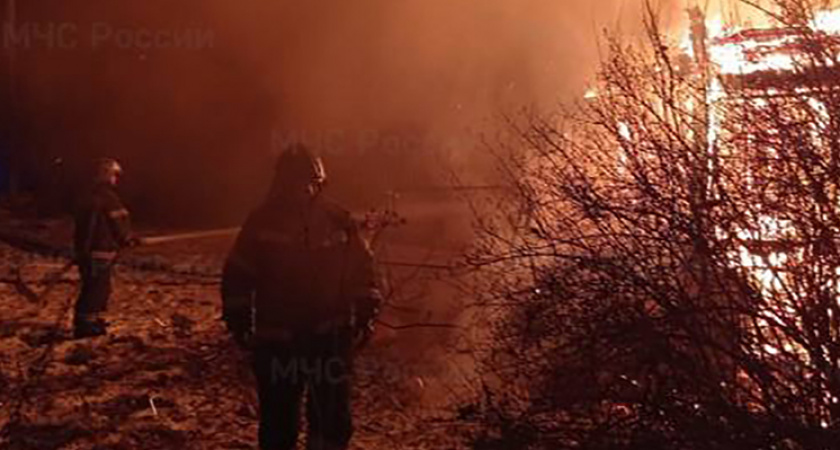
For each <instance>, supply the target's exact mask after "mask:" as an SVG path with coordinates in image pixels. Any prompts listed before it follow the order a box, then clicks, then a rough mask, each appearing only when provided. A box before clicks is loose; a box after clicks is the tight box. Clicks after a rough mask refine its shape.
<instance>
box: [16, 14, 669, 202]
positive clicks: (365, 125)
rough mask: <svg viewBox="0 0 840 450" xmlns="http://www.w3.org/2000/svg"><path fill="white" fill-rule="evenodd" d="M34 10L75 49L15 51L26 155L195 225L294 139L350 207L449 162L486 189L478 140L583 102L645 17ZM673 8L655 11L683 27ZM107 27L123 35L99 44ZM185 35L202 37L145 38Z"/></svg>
mask: <svg viewBox="0 0 840 450" xmlns="http://www.w3.org/2000/svg"><path fill="white" fill-rule="evenodd" d="M29 3H30V2H27V4H25V5H21V6H20V8H19V9H20V13H19V16H20V18H19V20H22V21H23V22H29V23H36V24H51V23H52V24H71V25H72V26H74V27H76V33H75V34H76V38H77V39H76V42H73V43H72V44H73V45H69V46H68V48H58V46H55V45H51V46H49V48H47V46H46V45H45V44H44V43H43V42H41V43H40V45H35V46H33V47H34V48H27V49H25V51H19V52H18V53H19V68H18V70H19V73H18V77H19V78H20V79H21V84H22V88H21V91H22V92H23V94H21V97H22V98H21V100H20V102H19V104H18V105H17V106H18V109H19V110H20V111H23V114H22V115H23V116H24V118H25V120H26V121H27V122H28V124H27V127H26V128H27V129H28V130H30V132H29V133H28V134H27V142H28V145H30V146H31V147H32V149H33V151H32V153H33V154H40V155H50V156H52V155H60V156H62V157H64V158H65V159H68V158H69V159H73V158H75V159H77V160H82V159H85V160H86V159H87V158H89V157H90V156H91V155H100V154H109V155H115V156H117V157H120V158H122V159H124V160H125V162H126V166H127V173H128V179H127V188H128V190H129V191H130V193H131V196H132V197H133V198H134V199H135V201H136V202H137V203H138V204H139V205H140V206H141V207H144V208H146V209H147V210H148V213H149V214H150V215H156V216H172V214H170V213H171V212H172V211H179V212H180V213H182V214H180V215H185V213H187V212H188V213H190V214H192V215H193V217H196V218H199V217H200V218H207V217H213V216H227V217H230V218H234V217H239V216H241V213H242V212H243V211H245V210H247V209H248V208H249V207H250V206H251V205H252V204H253V203H254V202H255V201H257V200H258V198H259V196H260V194H261V192H260V191H261V189H263V187H264V186H265V184H266V183H267V178H268V177H270V175H271V174H270V169H269V167H270V163H271V160H272V157H273V156H272V155H273V153H276V152H277V151H278V150H279V148H280V147H282V146H283V145H284V144H285V143H287V142H291V141H293V140H303V141H306V142H307V143H309V144H310V145H312V146H314V147H316V148H317V149H318V150H319V151H320V152H321V153H325V154H326V157H327V163H328V165H329V166H330V168H331V169H332V171H333V174H334V176H333V180H334V182H333V186H334V190H335V191H337V192H336V193H337V194H338V196H339V197H344V198H345V199H347V200H350V201H351V203H352V202H355V203H356V204H358V205H362V204H365V203H371V202H374V201H376V198H377V196H378V195H381V193H382V192H383V191H385V190H388V189H394V188H408V187H417V186H424V185H429V184H437V183H440V182H441V180H442V179H444V178H445V173H446V171H447V170H450V169H452V168H451V167H447V166H448V165H449V164H450V163H451V164H452V165H453V167H457V170H464V168H465V167H466V168H470V167H475V168H476V170H475V171H476V172H477V173H478V172H480V170H479V169H478V168H479V167H481V166H482V161H484V160H486V159H487V158H485V157H484V155H483V154H482V152H483V150H482V147H481V146H480V145H477V143H476V141H477V140H478V138H479V137H480V136H481V135H482V134H486V133H492V132H493V129H494V127H496V126H497V122H496V121H495V120H496V118H497V117H499V115H502V114H506V113H511V112H515V111H517V110H518V109H520V108H526V107H527V108H537V109H540V110H546V109H550V108H554V107H556V106H557V105H558V104H560V103H563V102H568V101H570V100H573V99H576V98H579V97H580V95H581V94H582V92H583V91H584V90H585V88H586V84H587V82H588V81H589V80H591V79H592V77H593V75H594V72H595V70H596V68H597V62H598V60H599V58H600V57H601V54H600V52H599V45H598V42H599V39H600V38H601V37H602V36H603V31H604V30H605V29H609V30H613V32H618V33H621V34H622V35H626V36H628V38H635V37H638V36H639V35H640V31H641V21H642V17H643V14H644V8H643V5H644V0H594V1H593V0H578V1H556V0H401V1H393V0H359V1H353V2H348V1H344V0H318V1H306V2H302V1H298V0H241V1H236V2H231V1H228V0H201V1H197V0H190V1H181V2H177V3H173V2H169V1H164V0H148V1H143V2H139V1H138V2H113V1H106V0H86V1H81V0H73V1H70V0H44V1H42V2H31V3H37V4H29ZM682 6H683V5H682V2H679V1H677V0H673V1H662V2H661V3H659V4H657V5H655V8H656V10H657V12H658V14H659V15H660V17H661V18H662V20H663V21H664V22H666V23H677V22H679V21H681V20H682V17H683V16H684V14H683V10H682ZM96 27H99V28H96ZM103 27H110V28H111V29H112V30H115V31H114V33H113V34H114V35H115V36H116V35H117V34H118V32H119V31H120V30H127V31H126V34H127V35H129V37H128V38H126V39H125V40H123V41H122V42H120V41H118V40H117V38H116V37H111V38H109V39H110V40H102V41H101V42H98V43H97V44H98V45H93V38H94V37H95V36H94V35H95V33H96V32H97V30H98V32H100V36H99V37H102V36H101V35H102V30H103ZM189 30H199V32H202V33H204V34H205V37H207V36H209V37H210V38H211V39H210V40H208V41H206V42H203V41H200V40H199V41H198V44H196V43H195V42H193V44H194V45H193V46H192V47H191V46H189V45H186V44H184V43H183V42H182V43H181V44H183V45H179V46H173V45H167V46H163V45H152V46H151V47H149V46H143V45H140V42H139V40H138V39H137V36H139V35H140V31H145V32H149V33H151V34H153V35H155V36H160V35H164V36H169V37H170V38H171V36H173V35H177V36H182V37H183V35H184V33H186V32H187V31H189ZM132 33H133V35H134V38H135V41H137V42H134V41H132V40H131V35H132ZM179 33H180V34H179ZM42 34H43V33H42ZM147 34H148V33H147ZM112 41H113V42H112ZM36 44H38V43H36ZM199 44H203V46H202V45H199ZM467 170H468V169H467ZM220 213H224V214H221V215H220Z"/></svg>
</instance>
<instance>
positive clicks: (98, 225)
mask: <svg viewBox="0 0 840 450" xmlns="http://www.w3.org/2000/svg"><path fill="white" fill-rule="evenodd" d="M75 216H76V217H75V219H76V229H75V236H74V248H75V252H76V258H77V259H79V260H87V259H91V258H93V259H113V258H115V257H116V255H117V252H118V251H119V250H120V249H121V248H122V247H124V246H126V245H128V244H129V241H130V239H131V220H130V214H129V212H128V210H127V209H126V208H125V206H124V205H123V203H122V201H121V200H120V197H119V195H117V191H116V190H115V189H114V188H113V187H112V186H110V185H108V184H104V183H100V184H97V185H95V186H94V187H93V188H92V189H90V190H89V191H87V192H86V193H85V194H84V195H82V197H81V198H80V199H79V202H78V204H77V205H76V214H75Z"/></svg>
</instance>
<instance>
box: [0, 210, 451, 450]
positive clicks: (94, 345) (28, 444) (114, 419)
mask: <svg viewBox="0 0 840 450" xmlns="http://www.w3.org/2000/svg"><path fill="white" fill-rule="evenodd" d="M27 228H28V229H30V230H31V227H27ZM40 232H41V234H43V235H45V236H51V237H52V238H53V239H55V240H58V241H60V240H62V239H65V238H66V233H67V230H66V227H65V226H64V225H61V224H58V225H56V227H55V228H54V229H49V228H45V229H43V230H41V231H40ZM63 235H64V236H63ZM229 244H230V242H228V241H225V240H216V241H214V242H206V241H205V242H202V243H192V244H189V245H185V244H181V245H170V246H168V247H161V248H156V249H146V250H144V253H146V254H156V255H158V256H157V257H158V258H160V259H161V260H162V261H166V262H167V263H170V264H181V265H184V266H191V265H192V266H196V265H200V266H202V267H217V266H218V264H219V262H220V261H221V257H222V255H223V254H224V252H225V250H226V248H227V246H228V245H229ZM397 253H399V252H397ZM0 258H2V259H3V260H4V261H9V262H10V264H8V265H6V266H5V267H4V268H3V269H2V273H0V278H2V283H0V392H2V394H0V402H2V407H3V408H2V411H3V412H2V416H0V426H2V425H4V424H5V423H6V422H7V421H8V415H9V413H10V410H14V409H15V408H14V405H15V404H16V403H15V402H16V400H17V399H19V398H20V397H21V394H22V393H23V395H25V396H26V401H25V403H24V406H23V408H21V411H22V413H23V415H22V417H23V418H24V420H22V421H20V422H21V425H20V426H19V427H18V428H17V430H16V432H15V433H14V436H15V440H14V442H13V443H12V444H11V445H10V446H8V448H12V449H18V448H19V449H24V448H32V449H53V448H56V449H57V448H62V449H92V448H95V449H134V448H142V449H156V448H160V449H164V448H166V449H169V448H208V449H223V448H231V449H235V448H254V446H255V440H254V437H255V433H256V418H257V416H256V414H257V409H256V402H255V393H254V388H253V380H252V378H251V374H250V371H249V369H248V366H247V355H246V354H243V353H242V352H241V351H239V350H238V349H237V348H236V347H235V346H233V345H232V343H231V342H230V340H229V338H228V336H227V334H226V333H225V331H224V329H223V326H222V324H221V323H220V321H219V320H218V317H219V314H220V309H219V299H218V294H217V289H218V288H217V285H216V282H215V280H212V279H192V280H190V279H189V278H185V277H184V276H176V275H172V274H168V273H165V272H144V271H140V270H137V269H132V268H124V267H123V268H121V269H120V270H119V274H118V275H117V278H116V292H115V295H114V297H113V300H112V308H111V310H112V314H111V321H112V322H113V324H114V326H113V327H112V335H111V336H108V337H104V338H96V339H91V340H83V341H70V340H66V339H58V340H52V339H51V333H53V332H54V331H55V330H57V329H58V330H61V332H62V333H64V334H65V335H66V333H67V331H66V330H67V328H68V325H69V323H68V321H69V319H70V317H69V315H68V314H66V313H65V311H66V309H67V306H68V300H69V299H71V298H73V296H74V295H75V290H76V276H75V273H74V272H73V271H71V272H69V273H67V274H65V275H64V276H62V278H61V280H60V281H59V282H58V284H57V285H56V288H55V289H54V290H53V291H52V292H50V294H49V295H48V296H47V298H46V299H45V300H44V301H43V303H44V306H40V305H39V304H37V302H36V301H37V300H39V299H38V297H39V296H40V292H39V291H40V290H41V289H43V284H42V281H43V280H44V278H45V277H47V275H48V274H49V273H54V272H56V271H58V270H60V269H61V266H62V262H61V261H58V260H50V259H48V258H44V257H36V256H33V255H31V254H28V253H25V252H22V251H20V250H18V249H15V248H12V247H10V246H8V245H5V244H0ZM14 268H20V269H21V270H20V276H19V277H18V276H17V274H16V273H15V271H14ZM395 276H396V277H397V279H399V280H402V281H401V283H403V284H404V285H405V286H403V289H402V290H403V293H404V294H403V295H402V297H401V298H403V299H409V300H407V301H409V302H410V301H412V300H410V299H411V298H415V299H417V298H420V297H422V295H423V294H422V293H423V292H426V293H428V292H430V291H429V289H431V291H433V292H438V293H439V291H440V288H439V287H435V286H434V284H435V283H436V282H435V281H431V285H432V287H431V288H428V289H427V287H423V286H429V282H428V280H426V281H423V280H424V279H427V278H428V277H427V276H424V275H423V274H418V273H416V272H415V271H413V270H412V271H408V270H404V271H403V273H402V274H399V273H397V274H396V275H395ZM20 281H23V283H22V284H21V283H20ZM30 291H31V292H30ZM411 291H413V292H414V294H410V293H409V292H411ZM438 312H439V311H429V310H427V309H426V308H423V307H420V306H419V304H415V305H414V306H411V305H406V304H404V303H401V306H400V307H399V308H397V309H396V310H393V311H391V312H390V313H387V314H386V317H385V319H386V320H387V321H388V322H389V323H392V324H401V323H407V322H411V321H412V320H417V318H420V317H421V316H422V317H423V318H425V319H428V318H430V317H431V318H432V319H433V320H436V321H437V320H440V319H441V318H442V317H443V316H446V314H438ZM56 324H58V325H59V327H58V328H56V326H55V325H56ZM445 333H447V332H445V331H441V330H435V329H415V330H410V331H404V332H399V333H398V332H394V331H388V330H385V329H383V330H382V331H381V332H380V333H379V334H378V336H377V339H376V340H375V342H374V343H373V345H372V346H371V347H370V348H368V349H367V350H366V351H365V352H364V353H363V354H362V355H361V357H360V359H359V361H358V369H357V383H356V385H357V391H356V395H355V410H356V427H357V434H356V437H355V440H354V446H353V448H357V449H386V448H387V449H392V448H407V449H412V448H434V449H440V448H455V447H456V440H455V433H454V432H453V429H452V426H451V425H448V421H447V420H439V419H441V418H443V419H445V418H446V416H445V414H444V412H443V410H442V409H441V408H440V405H441V402H445V400H446V399H447V398H448V397H449V396H450V394H449V393H448V392H447V391H446V390H445V389H444V386H445V384H446V383H443V382H442V380H443V379H444V378H446V376H445V375H444V374H445V372H444V370H445V367H446V366H445V365H443V364H442V363H441V355H443V354H445V352H446V350H444V348H445V347H446V346H445V345H444V344H445V343H446V342H447V341H448V338H447V337H446V336H444V334H445ZM50 342H54V345H53V344H50ZM44 355H47V358H46V361H48V362H49V364H48V365H47V366H46V370H45V371H44V373H43V375H39V374H37V373H36V372H37V367H38V364H37V362H36V360H37V359H38V358H39V357H43V356H44ZM33 368H35V369H33ZM27 372H30V373H31V375H30V376H29V379H28V380H26V379H25V378H26V377H25V376H24V374H25V373H27ZM447 376H448V375H447ZM4 448H5V447H4Z"/></svg>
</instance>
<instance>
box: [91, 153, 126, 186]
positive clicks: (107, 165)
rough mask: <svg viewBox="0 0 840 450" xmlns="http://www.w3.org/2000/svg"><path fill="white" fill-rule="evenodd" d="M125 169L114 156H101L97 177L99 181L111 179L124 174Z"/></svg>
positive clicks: (97, 165)
mask: <svg viewBox="0 0 840 450" xmlns="http://www.w3.org/2000/svg"><path fill="white" fill-rule="evenodd" d="M122 173H123V169H122V166H121V165H120V163H119V162H118V161H117V160H116V159H113V158H101V159H100V160H99V161H97V164H96V179H97V180H98V181H109V180H111V179H113V178H114V177H119V176H120V175H122Z"/></svg>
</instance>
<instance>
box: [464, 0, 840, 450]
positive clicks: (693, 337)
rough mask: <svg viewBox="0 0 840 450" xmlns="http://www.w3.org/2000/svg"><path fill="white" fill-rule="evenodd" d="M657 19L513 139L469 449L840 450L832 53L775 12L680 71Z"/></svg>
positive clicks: (699, 44) (839, 270)
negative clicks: (592, 84) (476, 429)
mask: <svg viewBox="0 0 840 450" xmlns="http://www.w3.org/2000/svg"><path fill="white" fill-rule="evenodd" d="M648 12H649V15H648V20H647V39H646V45H645V46H642V47H641V48H640V47H632V46H628V45H626V44H625V43H623V42H622V41H621V40H619V39H608V44H609V45H608V52H607V57H606V58H605V60H604V61H603V63H602V67H601V70H600V77H599V83H598V85H597V94H596V95H590V96H589V97H590V98H589V99H588V100H587V102H586V103H585V104H582V105H580V107H579V108H577V109H575V110H574V111H572V112H570V113H566V114H563V115H562V117H559V118H554V117H552V118H544V117H537V116H529V117H527V120H526V121H525V125H522V124H521V121H518V120H517V121H511V126H512V127H513V129H514V131H515V133H514V134H515V135H516V136H517V138H518V142H517V144H515V145H512V146H509V148H507V149H506V152H505V153H503V155H504V156H502V157H501V158H500V161H501V162H502V169H503V173H504V174H506V176H507V181H508V184H509V186H510V189H509V190H508V193H507V195H506V196H504V197H502V198H497V199H495V201H496V202H497V203H496V204H495V205H494V208H493V209H492V211H493V212H492V213H488V212H486V211H487V209H486V208H485V209H482V210H481V211H485V212H482V213H481V214H480V215H479V216H478V217H477V223H478V224H479V230H480V233H481V236H482V239H481V242H480V244H479V245H478V247H477V249H476V251H475V253H474V254H473V255H472V257H471V262H472V263H473V264H475V265H476V267H478V268H480V269H481V272H482V273H483V274H484V276H483V277H482V280H483V281H482V284H481V285H480V286H478V291H479V292H480V296H481V301H480V304H479V306H480V307H481V308H480V310H481V311H482V314H484V321H485V323H488V324H490V325H489V327H490V328H489V329H488V330H487V333H486V334H487V336H486V338H487V339H486V341H485V343H486V344H487V345H484V346H480V354H481V358H482V359H481V361H482V364H481V374H480V375H481V380H482V381H481V383H482V386H481V393H482V396H481V400H480V401H478V402H477V403H476V404H474V405H470V407H465V408H464V409H463V411H462V413H463V414H464V415H465V417H470V418H473V419H475V420H477V422H478V423H479V424H480V429H481V432H480V433H479V436H478V437H477V438H476V445H475V446H476V448H488V449H489V448H499V449H501V448H504V449H514V448H523V449H524V448H546V449H548V448H552V449H555V448H586V449H601V448H603V449H621V448H628V449H629V448H633V449H637V448H638V449H642V448H644V449H764V448H766V449H829V448H836V445H838V444H837V443H838V442H840V402H838V398H840V253H838V246H837V243H838V233H840V140H838V137H840V72H838V58H840V37H838V36H837V35H836V34H833V33H832V32H831V31H832V30H831V29H830V27H825V26H823V25H820V24H821V22H820V20H819V17H817V14H818V9H817V8H816V6H815V5H814V4H811V3H809V2H807V1H806V0H777V1H775V4H774V8H772V9H767V10H766V13H767V14H768V15H771V17H770V19H771V20H773V21H774V23H776V26H775V27H774V28H772V29H771V28H768V29H763V30H741V31H739V32H732V33H729V34H726V35H723V36H709V35H707V34H706V31H705V29H704V26H703V23H702V20H701V21H697V20H695V26H694V30H693V31H694V36H695V41H694V44H695V45H694V46H693V48H691V49H690V51H689V52H688V54H689V56H686V55H685V54H684V53H685V52H684V51H682V50H681V49H680V48H679V46H678V45H676V44H673V43H670V42H669V41H668V40H667V39H666V38H665V37H664V36H663V34H662V33H661V32H660V28H659V27H658V25H657V23H656V20H655V19H656V17H655V14H654V12H653V9H652V8H651V9H649V11H648ZM751 52H753V53H751ZM733 55H734V56H733ZM500 154H501V152H500Z"/></svg>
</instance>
